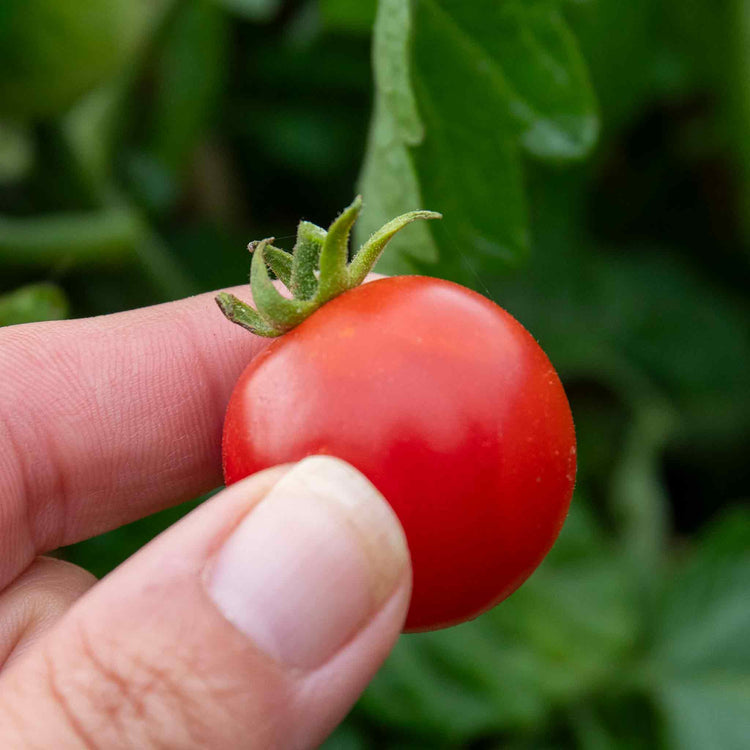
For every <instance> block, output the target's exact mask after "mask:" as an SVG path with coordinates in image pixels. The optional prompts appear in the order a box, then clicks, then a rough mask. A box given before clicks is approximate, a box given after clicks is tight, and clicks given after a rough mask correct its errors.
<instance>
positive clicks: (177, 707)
mask: <svg viewBox="0 0 750 750" xmlns="http://www.w3.org/2000/svg"><path fill="white" fill-rule="evenodd" d="M409 594H410V566H409V559H408V552H407V547H406V541H405V539H404V536H403V532H402V530H401V527H400V525H399V523H398V521H397V519H396V517H395V515H394V513H393V511H392V510H391V509H390V506H388V504H387V503H386V502H385V501H384V500H383V498H382V496H381V495H380V494H379V493H378V492H377V491H376V490H375V488H374V487H373V486H372V485H371V484H370V483H369V482H368V481H367V480H366V479H365V478H364V477H363V476H362V475H361V474H359V473H358V472H357V471H355V470H354V469H353V468H352V467H350V466H349V465H348V464H345V463H343V462H342V461H339V460H337V459H333V458H328V457H318V456H316V457H312V458H308V459H305V460H304V461H302V462H300V463H298V464H296V465H294V466H292V467H291V468H290V467H280V468H277V469H272V470H270V471H268V472H263V473H261V474H258V475H255V476H253V477H250V478H248V479H246V480H244V481H242V482H239V483H237V484H235V485H233V486H232V487H230V488H228V489H226V490H224V491H223V492H221V493H220V494H219V495H217V496H216V497H215V498H213V499H212V500H211V501H210V502H208V503H206V504H205V505H203V506H202V507H201V508H199V509H198V510H197V511H195V512H193V513H192V514H190V515H189V516H187V517H186V518H185V519H183V520H182V521H181V522H180V523H179V524H177V525H176V526H174V527H173V528H172V529H170V530H169V531H167V532H166V533H165V534H163V535H162V536H161V537H159V538H157V539H156V540H154V541H153V542H152V543H151V544H150V545H148V546H147V547H146V548H144V549H143V550H142V551H141V552H139V553H138V554H137V555H135V556H134V557H133V558H132V559H130V560H129V561H128V562H127V563H125V564H124V565H123V566H122V567H120V568H118V569H117V570H116V571H115V572H114V573H112V574H111V575H110V576H108V577H107V578H106V579H104V581H103V582H101V583H100V584H98V585H97V586H96V587H94V589H92V590H91V591H90V592H89V593H88V594H86V595H85V596H84V597H83V598H82V599H81V600H79V602H78V603H77V604H76V605H75V606H74V607H73V609H71V610H70V611H69V612H68V614H67V615H66V616H65V617H64V618H63V619H62V620H61V621H60V622H59V623H58V624H57V625H56V626H55V628H54V629H53V630H51V631H50V632H49V633H48V634H47V636H45V638H44V639H42V640H41V641H40V642H39V644H38V646H37V648H36V649H35V650H34V651H32V652H29V653H28V654H27V655H26V656H24V657H23V658H22V659H19V660H18V661H17V662H16V663H15V664H14V665H13V666H12V667H11V668H9V669H8V670H7V671H6V672H5V673H4V674H3V676H2V678H0V747H3V748H15V747H55V748H61V749H63V750H66V749H67V748H78V747H107V748H139V749H140V748H143V749H144V750H148V748H156V747H159V748H163V747H179V748H245V747H252V748H255V747H262V748H274V747H282V748H305V747H315V746H317V745H318V744H319V743H320V742H321V741H322V740H323V738H324V737H325V736H326V735H327V734H328V733H329V732H330V731H331V730H332V729H333V728H334V727H335V725H336V724H337V723H338V722H339V721H340V720H341V719H342V717H343V716H344V715H345V714H346V712H347V711H348V709H349V708H350V707H351V705H352V704H353V703H354V701H355V700H356V699H357V697H358V695H359V693H360V692H361V691H362V690H363V689H364V687H365V685H366V684H367V682H368V681H369V680H370V679H371V677H372V676H373V674H374V673H375V671H376V670H377V668H378V667H379V666H380V664H381V662H382V661H383V659H384V658H385V656H386V655H387V654H388V652H389V650H390V649H391V647H392V646H393V643H394V641H395V640H396V638H397V636H398V633H399V631H400V629H401V627H402V625H403V621H404V618H405V615H406V609H407V607H408V602H409Z"/></svg>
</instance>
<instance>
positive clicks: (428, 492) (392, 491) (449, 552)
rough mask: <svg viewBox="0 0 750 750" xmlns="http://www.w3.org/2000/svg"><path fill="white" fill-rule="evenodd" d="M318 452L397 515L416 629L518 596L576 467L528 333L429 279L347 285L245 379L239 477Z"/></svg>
mask: <svg viewBox="0 0 750 750" xmlns="http://www.w3.org/2000/svg"><path fill="white" fill-rule="evenodd" d="M313 454H328V455H332V456H338V457H339V458H342V459H344V460H346V461H348V462H349V463H351V464H352V465H353V466H355V467H356V468H357V469H359V470H360V471H361V472H363V473H364V474H365V475H366V476H367V477H368V478H369V479H370V481H372V482H373V484H374V485H375V486H376V487H377V488H378V489H379V490H380V491H381V492H382V493H383V495H384V496H385V497H386V499H387V500H388V502H389V503H390V504H391V505H392V507H393V508H394V510H395V511H396V514H397V515H398V517H399V519H400V520H401V523H402V525H403V528H404V530H405V532H406V537H407V540H408V544H409V549H410V552H411V558H412V566H413V571H414V590H413V595H412V600H411V606H410V609H409V613H408V617H407V620H406V629H408V630H424V629H432V628H438V627H443V626H446V625H452V624H456V623H459V622H462V621H464V620H467V619H470V618H473V617H475V616H476V615H478V614H480V613H481V612H483V611H485V610H487V609H488V608H490V607H492V606H493V605H494V604H496V603H497V602H499V601H501V600H502V599H504V598H505V597H507V596H508V595H509V594H511V593H512V592H513V591H514V590H515V589H516V588H517V587H518V586H519V585H520V584H521V583H522V582H523V581H524V580H525V579H526V578H527V577H528V576H529V575H530V574H531V572H532V571H533V570H534V569H535V568H536V566H537V565H539V563H540V562H541V561H542V559H543V558H544V556H545V554H546V553H547V551H548V550H549V548H550V547H551V546H552V544H553V542H554V541H555V538H556V537H557V534H558V532H559V531H560V528H561V527H562V524H563V521H564V520H565V516H566V513H567V510H568V505H569V503H570V498H571V495H572V492H573V483H574V478H575V470H576V447H575V434H574V430H573V420H572V417H571V414H570V408H569V406H568V402H567V399H566V397H565V393H564V391H563V388H562V385H561V384H560V380H559V379H558V377H557V374H556V373H555V370H554V369H553V367H552V365H551V364H550V362H549V360H548V359H547V357H546V355H545V354H544V352H543V351H542V350H541V348H540V347H539V345H538V344H537V343H536V342H535V341H534V339H533V338H532V336H531V335H530V334H529V333H528V332H527V331H526V329H525V328H523V326H521V324H520V323H518V321H516V320H515V319H514V318H513V317H512V316H511V315H510V314H508V313H507V312H505V311H504V310H503V309H502V308H500V307H498V306H497V305H496V304H494V303H493V302H490V301H489V300H487V299H485V298H484V297H482V296H481V295H479V294H476V293H475V292H472V291H470V290H468V289H465V288H464V287H461V286H458V285H456V284H453V283H451V282H448V281H442V280H439V279H433V278H426V277H420V276H400V277H394V278H388V279H381V280H378V281H374V282H372V283H369V284H365V285H364V286H360V287H357V288H355V289H353V290H351V291H348V292H346V293H344V294H342V295H341V296H339V297H336V298H335V299H333V300H332V301H331V302H328V303H327V304H325V305H323V307H321V308H320V309H319V310H317V311H316V312H315V313H313V314H312V316H311V317H310V318H308V319H307V320H306V321H304V322H303V323H302V324H300V325H299V326H298V327H297V328H295V329H293V330H292V331H290V332H289V333H287V334H285V335H284V336H282V337H281V338H279V339H276V340H274V341H273V342H272V343H271V344H270V345H269V346H268V348H267V349H265V350H264V351H263V352H262V354H260V356H258V357H257V358H256V359H255V360H253V362H252V363H251V364H250V365H249V366H248V367H247V369H246V370H245V371H244V373H243V374H242V376H241V377H240V379H239V381H238V383H237V386H236V388H235V390H234V393H233V395H232V398H231V401H230V403H229V408H228V411H227V416H226V422H225V425H224V442H223V456H224V473H225V478H226V481H227V484H230V483H232V482H236V481H237V480H239V479H242V478H243V477H245V476H247V475H249V474H252V473H254V472H256V471H259V470H261V469H265V468H267V467H270V466H274V465H276V464H281V463H285V462H292V461H298V460H300V459H302V458H303V457H305V456H309V455H313Z"/></svg>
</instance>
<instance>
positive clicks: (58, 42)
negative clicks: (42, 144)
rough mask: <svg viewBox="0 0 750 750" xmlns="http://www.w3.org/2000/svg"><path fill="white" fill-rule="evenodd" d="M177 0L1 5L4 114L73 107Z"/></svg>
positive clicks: (0, 107)
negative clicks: (174, 0)
mask: <svg viewBox="0 0 750 750" xmlns="http://www.w3.org/2000/svg"><path fill="white" fill-rule="evenodd" d="M169 1H170V0H2V1H1V2H0V117H10V118H12V119H17V120H28V119H36V118H43V117H50V116H53V115H55V114H57V113H59V112H62V111H64V110H65V109H67V108H68V107H69V106H70V105H71V104H72V103H73V102H74V101H75V100H76V99H77V98H78V97H79V96H81V95H82V94H84V93H85V92H86V91H88V90H90V89H92V88H94V87H95V86H97V85H99V84H101V83H103V82H104V81H106V80H107V79H108V78H110V77H111V76H112V75H113V74H115V73H116V72H117V71H118V70H119V69H120V68H121V67H122V66H123V64H124V63H125V62H126V61H127V59H128V57H129V56H130V55H131V54H132V53H133V52H134V51H135V50H136V49H137V48H138V45H139V43H140V42H141V40H142V39H143V38H144V36H145V35H146V34H147V33H148V30H149V28H150V26H151V23H152V21H153V20H154V18H156V17H158V15H159V14H160V13H161V12H163V10H164V7H165V6H166V5H167V3H168V2H169Z"/></svg>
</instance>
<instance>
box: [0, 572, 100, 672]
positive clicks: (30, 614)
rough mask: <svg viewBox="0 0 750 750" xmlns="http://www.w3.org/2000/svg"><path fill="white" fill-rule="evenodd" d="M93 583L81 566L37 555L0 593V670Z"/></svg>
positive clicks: (11, 661)
mask: <svg viewBox="0 0 750 750" xmlns="http://www.w3.org/2000/svg"><path fill="white" fill-rule="evenodd" d="M94 583H96V578H94V576H92V575H91V573H89V572H88V571H86V570H83V568H79V567H78V566H77V565H72V564H71V563H69V562H65V561H64V560H55V559H53V558H51V557H38V558H37V559H36V560H34V562H33V563H32V564H31V565H30V566H29V567H28V568H27V569H26V570H25V571H24V572H23V573H22V575H20V576H19V577H18V578H17V579H16V580H15V581H13V583H12V584H11V585H10V586H8V588H6V589H5V591H3V592H2V595H0V669H4V668H5V667H8V666H9V665H10V664H11V663H13V661H14V660H15V659H17V658H19V657H20V656H21V655H22V654H23V653H25V652H26V651H27V650H28V649H29V648H30V647H31V646H33V645H34V643H36V641H37V640H39V638H40V637H41V636H42V635H43V634H44V633H45V632H46V631H47V630H49V629H50V628H51V627H52V625H53V624H54V623H55V622H57V620H59V619H60V617H62V615H63V614H64V613H65V612H66V611H67V610H68V609H69V608H70V606H71V605H72V604H73V603H74V602H75V601H76V600H78V599H79V598H80V597H81V596H83V594H85V593H86V591H88V590H89V589H90V588H91V587H92V586H93V585H94Z"/></svg>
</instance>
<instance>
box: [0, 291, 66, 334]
mask: <svg viewBox="0 0 750 750" xmlns="http://www.w3.org/2000/svg"><path fill="white" fill-rule="evenodd" d="M67 315H68V300H67V299H66V297H65V293H64V292H63V291H62V289H60V287H58V286H56V285H55V284H32V285H30V286H25V287H21V289H16V291H14V292H10V293H9V294H3V295H0V326H10V325H16V324H18V323H34V322H36V321H39V320H60V319H61V318H65V317H66V316H67Z"/></svg>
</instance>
